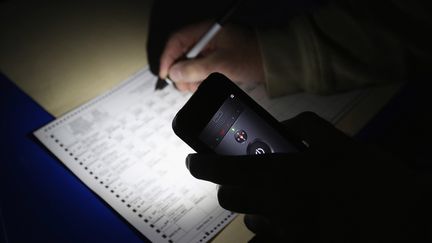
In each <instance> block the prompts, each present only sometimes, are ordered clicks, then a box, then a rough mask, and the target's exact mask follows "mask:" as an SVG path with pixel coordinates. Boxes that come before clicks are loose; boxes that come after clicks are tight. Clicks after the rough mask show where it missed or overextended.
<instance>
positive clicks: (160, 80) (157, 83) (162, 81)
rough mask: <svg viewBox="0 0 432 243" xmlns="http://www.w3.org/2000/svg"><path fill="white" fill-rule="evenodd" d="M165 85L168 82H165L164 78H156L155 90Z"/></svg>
mask: <svg viewBox="0 0 432 243" xmlns="http://www.w3.org/2000/svg"><path fill="white" fill-rule="evenodd" d="M167 85H168V83H167V82H166V81H165V80H163V79H161V78H158V80H157V82H156V86H155V90H160V89H163V88H165V87H166V86H167Z"/></svg>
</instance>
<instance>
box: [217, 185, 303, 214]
mask: <svg viewBox="0 0 432 243" xmlns="http://www.w3.org/2000/svg"><path fill="white" fill-rule="evenodd" d="M274 186H276V185H273V187H271V186H268V185H265V183H263V185H260V186H226V185H222V186H220V187H219V190H218V194H217V197H218V201H219V204H220V206H221V207H223V208H225V209H227V210H231V211H234V212H238V213H246V214H269V213H272V212H273V211H275V210H276V209H280V208H281V206H282V204H283V208H285V209H286V210H291V209H293V208H296V207H297V206H296V204H297V201H296V200H297V199H296V198H295V197H292V198H291V196H290V195H291V194H290V191H291V190H290V188H289V187H290V186H289V185H287V186H286V187H285V188H284V187H278V186H277V187H274ZM282 188H283V189H284V191H281V189H282ZM292 195H294V194H292ZM284 214H285V215H287V214H289V213H288V212H284Z"/></svg>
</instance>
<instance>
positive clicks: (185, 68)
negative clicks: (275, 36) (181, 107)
mask: <svg viewBox="0 0 432 243" xmlns="http://www.w3.org/2000/svg"><path fill="white" fill-rule="evenodd" d="M230 9H231V10H233V9H235V8H234V7H232V8H230ZM233 12H234V11H227V12H226V14H225V15H224V16H223V17H222V18H220V19H219V21H216V23H211V22H202V23H198V24H195V25H191V26H187V27H185V28H183V29H181V30H179V31H178V32H175V33H174V34H173V35H172V36H171V37H170V39H169V40H168V42H167V44H166V46H165V49H164V51H163V53H162V55H161V59H160V72H159V77H161V78H163V79H159V80H158V83H157V85H156V89H162V88H164V87H165V86H166V85H167V81H168V82H170V80H172V81H174V83H175V85H176V87H177V88H178V89H179V90H181V91H194V90H195V89H196V88H197V87H198V85H199V83H200V82H201V81H202V80H204V79H205V78H206V77H207V76H208V75H209V74H210V73H212V72H220V73H223V74H225V75H226V76H228V77H229V78H231V79H232V80H234V81H238V82H247V81H263V80H264V75H263V68H262V64H261V55H260V51H259V47H258V43H257V39H256V36H255V33H254V31H253V30H251V29H247V28H240V27H237V26H224V25H223V24H224V23H225V22H226V20H227V19H228V16H231V14H232V13H233ZM221 20H222V21H221ZM220 22H222V24H219V23H220ZM221 26H223V27H221ZM167 78H168V79H169V80H167V81H165V80H164V79H167Z"/></svg>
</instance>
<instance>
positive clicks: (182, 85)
mask: <svg viewBox="0 0 432 243" xmlns="http://www.w3.org/2000/svg"><path fill="white" fill-rule="evenodd" d="M175 86H176V88H177V89H178V90H180V91H182V92H187V91H189V84H188V83H176V84H175Z"/></svg>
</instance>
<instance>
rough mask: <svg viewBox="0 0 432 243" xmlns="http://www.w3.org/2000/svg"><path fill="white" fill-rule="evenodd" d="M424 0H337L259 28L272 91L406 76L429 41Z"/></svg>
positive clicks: (326, 89)
mask: <svg viewBox="0 0 432 243" xmlns="http://www.w3.org/2000/svg"><path fill="white" fill-rule="evenodd" d="M418 2H419V1H410V3H406V1H384V2H383V3H381V1H380V2H379V3H377V2H376V1H374V2H371V1H331V2H329V3H328V4H326V5H323V6H321V7H320V8H317V9H315V10H314V11H313V12H310V13H307V14H304V15H298V16H297V17H295V18H293V20H292V21H291V22H290V23H289V24H288V25H287V27H285V28H277V29H276V28H275V29H268V28H265V29H264V28H263V29H258V30H257V36H258V41H259V44H260V49H261V56H262V58H263V64H264V74H265V79H266V83H267V89H268V91H269V93H270V94H271V95H272V96H278V95H283V94H287V93H293V92H297V91H302V90H303V91H307V92H313V93H321V94H323V93H324V94H325V93H333V92H337V91H344V90H348V89H352V88H359V87H364V86H367V85H371V84H379V83H385V82H398V81H402V80H405V78H406V75H407V66H408V64H407V60H408V59H407V58H408V55H414V56H415V55H417V54H418V53H422V51H421V50H424V49H426V48H428V46H429V45H427V44H426V43H423V42H424V37H422V34H421V33H423V31H416V29H417V30H418V28H423V29H425V27H424V26H423V25H425V23H427V21H426V20H427V19H429V20H430V17H429V18H428V17H427V14H426V11H425V10H424V9H423V8H422V5H421V4H419V3H418ZM422 11H423V12H422ZM422 24H423V25H422ZM410 28H411V29H410ZM428 29H429V30H430V25H429V27H428ZM426 30H427V28H426ZM422 40H423V41H422ZM415 48H417V50H415ZM429 49H430V48H429ZM416 52H417V53H416ZM423 53H425V52H423Z"/></svg>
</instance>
